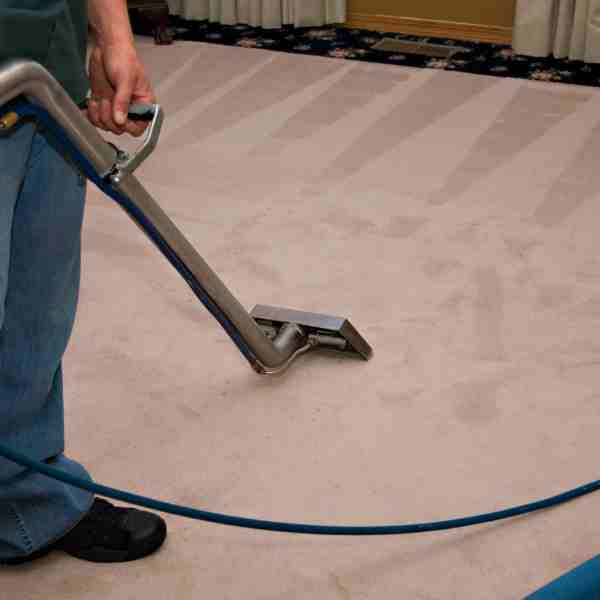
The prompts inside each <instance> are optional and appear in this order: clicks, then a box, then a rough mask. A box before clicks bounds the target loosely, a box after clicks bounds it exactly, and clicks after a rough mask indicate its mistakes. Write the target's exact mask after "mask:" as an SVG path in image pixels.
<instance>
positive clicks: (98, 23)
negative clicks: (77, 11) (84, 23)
mask: <svg viewBox="0 0 600 600" xmlns="http://www.w3.org/2000/svg"><path fill="white" fill-rule="evenodd" d="M88 9H89V11H88V12H89V23H90V28H91V30H92V35H93V36H94V37H95V39H96V41H97V42H98V43H100V44H102V45H109V46H123V45H125V46H126V45H131V46H133V43H134V42H133V33H132V31H131V23H130V22H129V14H128V12H127V2H126V0H88Z"/></svg>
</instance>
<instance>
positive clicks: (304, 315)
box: [250, 305, 373, 360]
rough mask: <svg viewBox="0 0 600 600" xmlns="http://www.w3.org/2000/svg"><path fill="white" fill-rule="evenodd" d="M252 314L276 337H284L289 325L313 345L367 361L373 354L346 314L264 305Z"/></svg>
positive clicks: (262, 326) (264, 329) (271, 336)
mask: <svg viewBox="0 0 600 600" xmlns="http://www.w3.org/2000/svg"><path fill="white" fill-rule="evenodd" d="M250 316H251V317H252V318H253V319H254V320H255V321H256V323H257V324H258V326H259V327H260V328H261V329H262V330H263V332H264V333H265V335H266V336H267V337H268V338H270V339H273V340H277V339H280V336H281V335H282V333H283V332H284V331H285V330H286V329H289V326H296V327H298V328H299V329H300V330H301V331H302V334H303V335H304V337H305V338H306V341H307V342H308V343H309V344H310V345H311V346H312V347H313V348H324V349H325V348H326V349H329V350H335V351H337V352H343V353H345V354H349V355H353V356H356V357H359V358H363V359H365V360H369V359H370V358H371V357H372V356H373V349H372V348H371V346H369V344H368V343H367V341H366V340H365V339H364V338H363V337H362V336H361V335H360V333H358V331H356V329H355V328H354V326H353V325H352V323H350V321H348V319H345V318H343V317H333V316H330V315H321V314H318V313H311V312H303V311H300V310H292V309H289V308H279V307H276V306H263V305H258V306H255V307H254V308H253V309H252V311H251V312H250Z"/></svg>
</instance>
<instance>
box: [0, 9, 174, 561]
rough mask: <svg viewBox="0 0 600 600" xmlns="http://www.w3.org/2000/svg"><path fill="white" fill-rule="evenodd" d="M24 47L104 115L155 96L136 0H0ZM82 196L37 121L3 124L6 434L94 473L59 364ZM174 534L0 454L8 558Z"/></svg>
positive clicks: (2, 418) (0, 507) (44, 456)
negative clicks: (66, 408) (73, 424)
mask: <svg viewBox="0 0 600 600" xmlns="http://www.w3.org/2000/svg"><path fill="white" fill-rule="evenodd" d="M88 24H89V29H90V37H91V39H90V40H89V41H90V42H91V44H92V52H91V55H90V64H89V79H88V77H87V75H86V69H85V60H86V47H87V43H88V39H87V37H88ZM17 57H22V58H28V59H32V60H36V61H38V62H40V63H41V64H43V65H44V66H45V67H46V68H47V69H48V70H49V71H50V72H51V73H52V74H53V75H54V76H55V77H56V78H57V79H58V81H59V82H60V83H61V84H62V85H63V86H64V87H65V89H66V90H67V91H68V92H69V94H70V95H71V97H72V98H73V100H74V101H75V102H76V103H78V104H81V103H82V102H83V101H84V100H85V98H86V95H87V92H88V89H89V88H90V84H91V100H90V102H89V106H88V108H87V116H88V118H89V120H90V121H91V122H92V123H93V124H94V125H96V126H97V127H99V128H101V129H104V130H106V131H112V132H113V133H116V134H123V133H129V134H131V135H134V136H139V135H141V134H142V133H143V131H144V128H145V126H144V125H143V124H140V123H134V122H131V121H128V120H127V112H128V107H129V105H130V103H133V102H154V95H153V92H152V88H151V85H150V83H149V81H148V79H147V77H146V74H145V72H144V68H143V66H142V65H141V63H140V60H139V58H138V56H137V53H136V50H135V48H134V43H133V35H132V32H131V26H130V23H129V18H128V14H127V7H126V2H125V0H0V61H3V60H5V59H9V58H17ZM5 109H7V107H0V112H2V113H4V112H5ZM84 197H85V179H83V178H82V177H81V176H80V175H79V173H78V172H77V171H76V169H75V168H74V167H73V165H72V164H71V163H70V162H69V160H68V158H66V157H64V156H63V155H61V151H60V150H59V149H58V146H57V145H56V144H55V143H54V141H53V140H52V137H51V135H50V134H49V132H46V131H44V130H42V129H41V128H40V126H38V125H37V123H35V122H33V121H29V122H24V123H22V124H20V125H19V126H17V127H16V128H15V130H14V131H11V132H9V134H8V135H5V136H3V137H0V440H2V442H3V443H5V444H6V445H8V446H10V447H12V448H14V449H15V450H19V451H21V452H23V453H25V454H27V455H29V456H31V457H32V458H35V459H37V460H42V461H45V462H47V463H48V464H50V465H52V466H54V467H56V468H59V469H61V470H63V471H65V472H67V473H71V474H73V475H77V476H79V477H84V478H88V479H89V475H88V474H87V472H86V471H85V469H84V467H82V466H81V465H80V464H78V463H77V462H75V461H73V460H72V459H70V458H67V456H65V455H64V453H63V452H64V424H63V416H64V413H63V397H62V368H61V360H62V356H63V354H64V352H65V349H66V346H67V343H68V339H69V337H70V334H71V330H72V326H73V321H74V318H75V308H76V304H77V296H78V288H79V269H80V235H81V223H82V218H83V207H84ZM165 537H166V526H165V523H164V521H163V520H162V519H161V518H160V517H158V516H157V515H153V514H151V513H148V512H145V511H139V510H136V509H132V508H127V509H126V508H118V507H114V506H113V505H111V504H110V503H108V502H107V501H105V500H101V499H97V498H96V499H95V498H94V497H93V496H92V495H91V494H90V493H88V492H86V491H83V490H79V489H77V488H74V487H71V486H68V485H66V484H63V483H61V482H58V481H55V480H53V479H49V478H47V477H44V476H42V475H39V474H36V473H33V472H31V471H30V470H29V469H24V468H22V467H20V466H19V465H16V464H14V463H11V462H10V461H7V460H4V459H2V458H0V563H3V564H19V563H21V562H27V561H30V560H32V559H35V558H39V557H40V556H43V555H45V554H47V553H49V552H50V551H52V550H62V551H64V552H67V553H69V554H71V555H72V556H75V557H78V558H81V559H84V560H90V561H94V562H122V561H128V560H135V559H137V558H141V557H143V556H147V555H148V554H151V553H152V552H154V551H155V550H157V549H158V548H159V547H160V546H161V545H162V543H163V541H164V539H165Z"/></svg>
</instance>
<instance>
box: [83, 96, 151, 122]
mask: <svg viewBox="0 0 600 600" xmlns="http://www.w3.org/2000/svg"><path fill="white" fill-rule="evenodd" d="M78 106H79V108H81V109H82V110H86V109H87V107H88V99H87V98H86V99H85V100H84V101H83V102H80V103H79V104H78ZM127 118H128V119H129V120H130V121H144V122H146V123H147V122H150V121H152V119H153V118H154V109H153V105H152V104H132V105H131V106H130V107H129V112H128V113H127Z"/></svg>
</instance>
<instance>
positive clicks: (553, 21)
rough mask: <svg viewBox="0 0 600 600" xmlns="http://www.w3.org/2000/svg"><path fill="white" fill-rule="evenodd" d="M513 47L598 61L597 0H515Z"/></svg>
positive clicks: (599, 17)
mask: <svg viewBox="0 0 600 600" xmlns="http://www.w3.org/2000/svg"><path fill="white" fill-rule="evenodd" d="M513 48H514V50H515V52H517V53H518V54H527V55H529V56H548V55H549V54H553V55H554V56H555V57H556V58H570V59H572V60H584V61H586V62H595V63H598V62H600V0H517V12H516V17H515V27H514V38H513Z"/></svg>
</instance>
